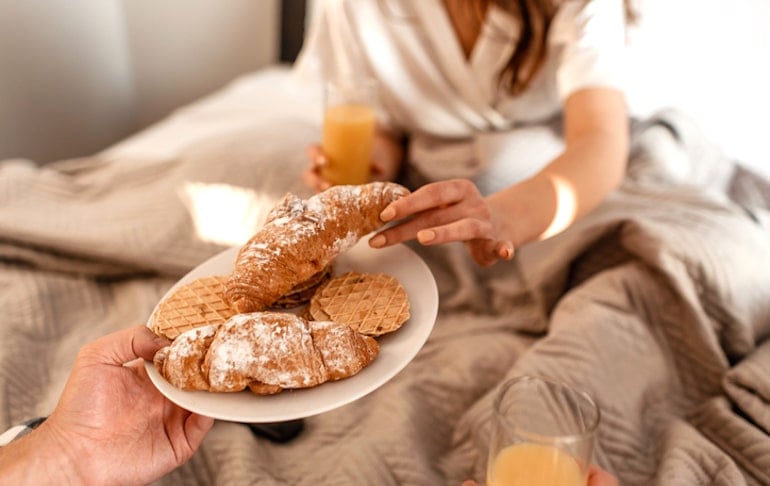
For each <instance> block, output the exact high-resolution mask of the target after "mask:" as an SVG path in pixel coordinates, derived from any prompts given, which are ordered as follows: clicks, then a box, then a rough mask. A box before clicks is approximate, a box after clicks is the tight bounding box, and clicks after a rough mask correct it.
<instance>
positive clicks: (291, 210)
mask: <svg viewBox="0 0 770 486" xmlns="http://www.w3.org/2000/svg"><path fill="white" fill-rule="evenodd" d="M408 193H409V191H408V190H407V189H406V188H405V187H403V186H401V185H399V184H396V183H393V182H372V183H369V184H363V185H359V186H332V187H331V188H329V189H327V190H326V191H324V192H321V193H319V194H316V195H315V196H312V197H310V198H308V199H301V198H299V197H297V196H295V195H292V194H288V195H286V196H285V197H284V199H283V201H282V202H281V203H280V204H279V205H277V206H276V207H275V208H273V210H272V211H271V212H270V214H269V215H268V219H267V223H266V224H265V226H263V227H262V228H261V229H260V230H259V231H258V232H257V233H256V234H255V235H254V236H253V237H252V238H251V239H250V240H249V241H248V242H247V243H246V244H245V245H244V246H243V247H242V248H241V250H240V252H239V253H238V256H237V258H236V261H235V265H234V268H233V272H232V273H231V275H230V278H229V280H228V281H227V284H226V287H225V298H226V299H227V300H228V302H229V303H230V305H231V306H232V307H233V309H235V310H236V311H237V312H239V313H245V312H254V311H261V310H264V309H265V308H267V307H268V306H270V305H271V304H272V303H274V302H275V301H276V300H278V299H279V298H280V297H281V296H283V295H284V294H286V293H287V292H288V291H290V290H291V289H292V287H294V286H295V285H297V284H299V283H301V282H303V281H305V280H307V279H308V278H310V277H311V276H312V275H313V274H315V273H317V272H319V271H321V269H323V268H324V267H325V266H326V265H328V264H329V263H331V261H332V260H334V259H335V258H336V257H337V256H339V255H340V254H342V253H343V252H345V251H347V250H348V249H350V248H351V247H352V246H353V245H355V244H356V243H357V242H358V240H359V239H361V237H363V236H365V235H367V234H368V233H371V232H372V231H374V230H376V229H378V228H380V227H381V226H382V225H383V222H382V221H380V218H379V214H380V212H382V210H383V209H384V208H385V207H386V206H387V205H388V204H390V203H391V202H392V201H395V200H396V199H398V198H399V197H402V196H405V195H406V194H408Z"/></svg>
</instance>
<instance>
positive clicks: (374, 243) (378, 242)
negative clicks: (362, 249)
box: [369, 235, 385, 248]
mask: <svg viewBox="0 0 770 486" xmlns="http://www.w3.org/2000/svg"><path fill="white" fill-rule="evenodd" d="M369 246H371V247H372V248H382V247H383V246H385V237H384V236H382V235H377V236H374V237H372V239H371V240H369Z"/></svg>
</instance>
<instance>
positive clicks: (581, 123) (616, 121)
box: [370, 88, 628, 265]
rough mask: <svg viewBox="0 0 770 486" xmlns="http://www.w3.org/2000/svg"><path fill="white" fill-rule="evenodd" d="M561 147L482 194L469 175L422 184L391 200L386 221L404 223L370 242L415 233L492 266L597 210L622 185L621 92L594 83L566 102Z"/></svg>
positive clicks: (624, 133)
mask: <svg viewBox="0 0 770 486" xmlns="http://www.w3.org/2000/svg"><path fill="white" fill-rule="evenodd" d="M564 131H565V135H564V136H565V149H564V151H563V152H562V153H561V154H560V155H559V156H558V157H556V158H555V159H554V160H553V161H552V162H551V163H549V164H548V165H547V166H546V167H545V168H544V169H543V170H542V171H540V172H539V173H538V174H536V175H535V176H534V177H532V178H530V179H528V180H526V181H523V182H521V183H519V184H516V185H514V186H511V187H509V188H507V189H504V190H502V191H499V192H497V193H495V194H492V195H490V196H488V197H487V198H483V197H482V196H481V194H480V193H479V191H478V189H477V188H476V187H475V186H474V185H473V184H472V183H470V181H468V180H461V179H457V180H450V181H441V182H435V183H431V184H427V185H425V186H423V187H421V188H420V189H418V190H416V191H415V192H414V193H412V194H411V195H409V196H406V197H404V198H401V199H399V200H397V201H395V202H393V203H392V204H391V205H390V206H388V207H387V208H386V209H385V210H384V211H383V213H382V215H381V217H382V219H383V220H384V221H395V220H400V221H402V222H401V223H400V224H397V225H395V226H392V227H390V228H388V229H386V230H384V231H382V232H380V233H378V234H377V235H375V236H374V237H373V238H372V239H371V240H370V245H371V246H373V247H375V248H379V247H383V246H389V245H394V244H396V243H400V242H402V241H406V240H409V239H412V238H417V240H418V241H419V242H420V243H422V244H425V245H436V244H441V243H447V242H450V241H465V242H466V243H467V244H468V249H469V251H470V253H471V255H472V256H473V258H474V260H476V262H478V263H479V264H481V265H491V264H493V263H495V262H496V261H497V260H499V259H508V258H511V257H512V256H513V251H514V248H516V247H519V246H521V245H523V244H525V243H528V242H530V241H534V240H537V239H542V238H547V237H549V236H552V235H554V234H556V233H558V232H560V231H562V230H564V229H565V228H567V227H569V226H570V225H571V224H572V223H573V222H574V221H575V220H576V219H577V218H579V217H581V216H583V215H585V214H586V213H588V212H589V211H591V210H592V209H593V208H595V207H596V206H597V205H598V204H599V203H600V202H601V201H603V200H604V199H605V198H606V196H607V195H608V194H609V193H610V192H611V191H612V190H614V189H615V188H616V187H618V185H619V184H620V182H621V180H622V179H623V175H624V173H625V166H626V159H627V155H628V154H627V153H628V116H627V111H626V104H625V98H624V96H623V94H622V93H621V92H619V91H616V90H613V89H606V88H593V89H585V90H581V91H578V92H576V93H574V94H573V95H571V96H570V97H569V98H568V99H567V101H566V103H565V107H564Z"/></svg>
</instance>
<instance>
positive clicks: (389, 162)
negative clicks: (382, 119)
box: [302, 128, 404, 192]
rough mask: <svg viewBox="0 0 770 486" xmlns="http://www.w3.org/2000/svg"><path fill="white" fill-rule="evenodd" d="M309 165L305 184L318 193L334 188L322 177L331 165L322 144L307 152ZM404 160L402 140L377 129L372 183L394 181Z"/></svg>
mask: <svg viewBox="0 0 770 486" xmlns="http://www.w3.org/2000/svg"><path fill="white" fill-rule="evenodd" d="M305 155H306V156H307V159H308V165H307V168H306V169H305V171H304V172H303V174H302V179H303V181H304V182H305V184H306V185H307V186H308V187H310V188H311V189H313V190H314V191H316V192H320V191H324V190H326V189H328V188H329V187H331V186H332V183H331V181H329V180H327V179H326V178H324V176H323V175H322V173H323V168H324V167H325V166H326V165H327V164H329V158H328V157H327V156H326V154H324V151H323V148H322V147H321V145H320V144H312V145H310V146H308V147H307V149H306V150H305ZM403 158H404V148H403V144H402V143H401V140H400V139H399V138H398V137H396V136H395V135H393V134H391V133H390V132H388V131H386V130H384V129H381V128H377V130H376V132H375V134H374V143H373V145H372V160H371V174H370V179H371V180H372V181H393V180H395V179H396V176H398V171H399V170H400V168H401V163H402V160H403Z"/></svg>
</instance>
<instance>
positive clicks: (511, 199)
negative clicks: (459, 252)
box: [297, 0, 629, 266]
mask: <svg viewBox="0 0 770 486" xmlns="http://www.w3.org/2000/svg"><path fill="white" fill-rule="evenodd" d="M626 7H627V6H625V5H624V4H623V2H622V1H621V0H589V1H583V0H564V1H558V0H550V1H549V0H518V1H513V0H511V1H505V0H475V1H471V0H446V1H443V2H442V1H439V0H421V1H419V2H411V1H406V0H379V1H378V0H356V1H349V0H329V1H319V2H317V10H316V11H315V12H314V18H313V25H312V26H311V30H310V33H309V37H308V42H307V45H306V46H305V47H304V48H303V52H302V53H301V55H300V58H299V60H298V63H297V71H298V73H299V74H300V75H304V76H307V75H308V74H320V76H321V77H322V78H324V79H330V78H332V77H356V76H367V77H372V78H375V79H376V80H377V82H378V85H379V87H380V97H381V104H382V107H383V108H384V112H385V117H384V118H383V119H382V120H380V122H381V123H380V128H379V130H378V133H377V138H376V142H375V151H374V154H373V157H372V177H373V178H374V179H394V178H396V177H397V175H398V174H399V171H400V170H401V169H402V165H403V164H404V162H405V163H406V166H407V172H408V173H411V174H416V176H417V178H418V179H419V180H422V181H423V182H425V183H424V184H421V185H420V187H419V188H418V189H417V190H415V191H414V192H413V193H412V194H411V195H409V196H408V197H405V198H402V199H400V200H398V201H396V202H394V203H392V204H391V205H390V206H389V207H387V208H386V209H385V210H384V211H383V212H382V215H381V218H382V219H383V220H384V221H394V222H398V224H394V225H392V226H390V227H388V228H387V229H385V230H384V231H381V232H380V233H378V234H376V235H375V236H374V237H373V238H372V239H371V240H370V242H369V244H370V245H371V246H373V247H375V248H380V247H385V246H390V245H394V244H397V243H400V242H403V241H406V240H409V239H413V238H416V239H417V240H418V241H419V242H420V243H421V244H424V245H436V244H441V243H446V242H451V241H463V242H465V243H466V245H467V248H468V250H469V252H470V254H471V256H472V257H473V259H474V260H475V261H476V262H477V263H478V264H480V265H484V266H488V265H492V264H494V263H495V262H497V261H499V260H501V259H502V260H508V259H511V258H512V257H513V255H514V252H515V249H516V248H517V247H520V246H521V245H524V244H526V243H528V242H531V241H535V240H538V239H542V238H547V237H549V236H552V235H554V234H556V233H558V232H560V231H562V230H564V229H565V228H567V227H569V226H570V225H571V224H572V223H573V222H574V221H575V220H576V219H578V218H580V217H581V216H583V215H585V214H586V213H588V212H589V211H591V210H592V209H593V208H595V207H596V206H597V205H598V204H599V203H601V202H602V201H603V200H604V199H605V197H606V196H607V195H608V194H609V193H610V192H612V191H613V190H614V189H615V188H616V187H618V185H619V184H620V182H621V180H622V178H623V175H624V171H625V165H626V155H627V150H628V122H627V111H626V102H625V97H624V94H623V79H622V78H623V69H622V63H623V52H624V48H625V25H626V21H627V18H628V17H629V15H628V14H629V12H628V9H627V8H626ZM554 117H560V121H561V124H562V126H563V140H560V142H562V143H563V148H561V150H559V151H558V153H555V154H553V156H549V157H547V158H546V159H545V160H535V159H533V158H532V157H530V156H527V155H525V156H522V155H519V154H517V153H516V152H515V149H514V148H513V145H514V144H515V141H516V140H517V138H516V137H517V136H519V137H520V136H521V135H520V134H521V133H522V132H521V130H525V131H524V132H523V133H527V132H526V129H525V128H522V127H528V126H533V125H541V126H542V125H543V124H544V123H547V122H548V121H550V120H553V118H554ZM517 155H519V156H517ZM308 156H309V158H310V166H309V168H308V170H307V171H306V173H305V180H306V182H307V183H308V184H309V185H310V186H311V187H313V188H314V189H316V190H321V189H323V188H325V187H328V185H329V182H328V181H326V180H324V179H323V177H322V176H321V172H320V169H321V167H322V166H323V164H325V163H326V159H325V157H324V155H323V153H322V151H321V149H320V147H319V146H317V145H314V146H312V147H310V148H309V150H308ZM501 182H505V186H504V187H501Z"/></svg>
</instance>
